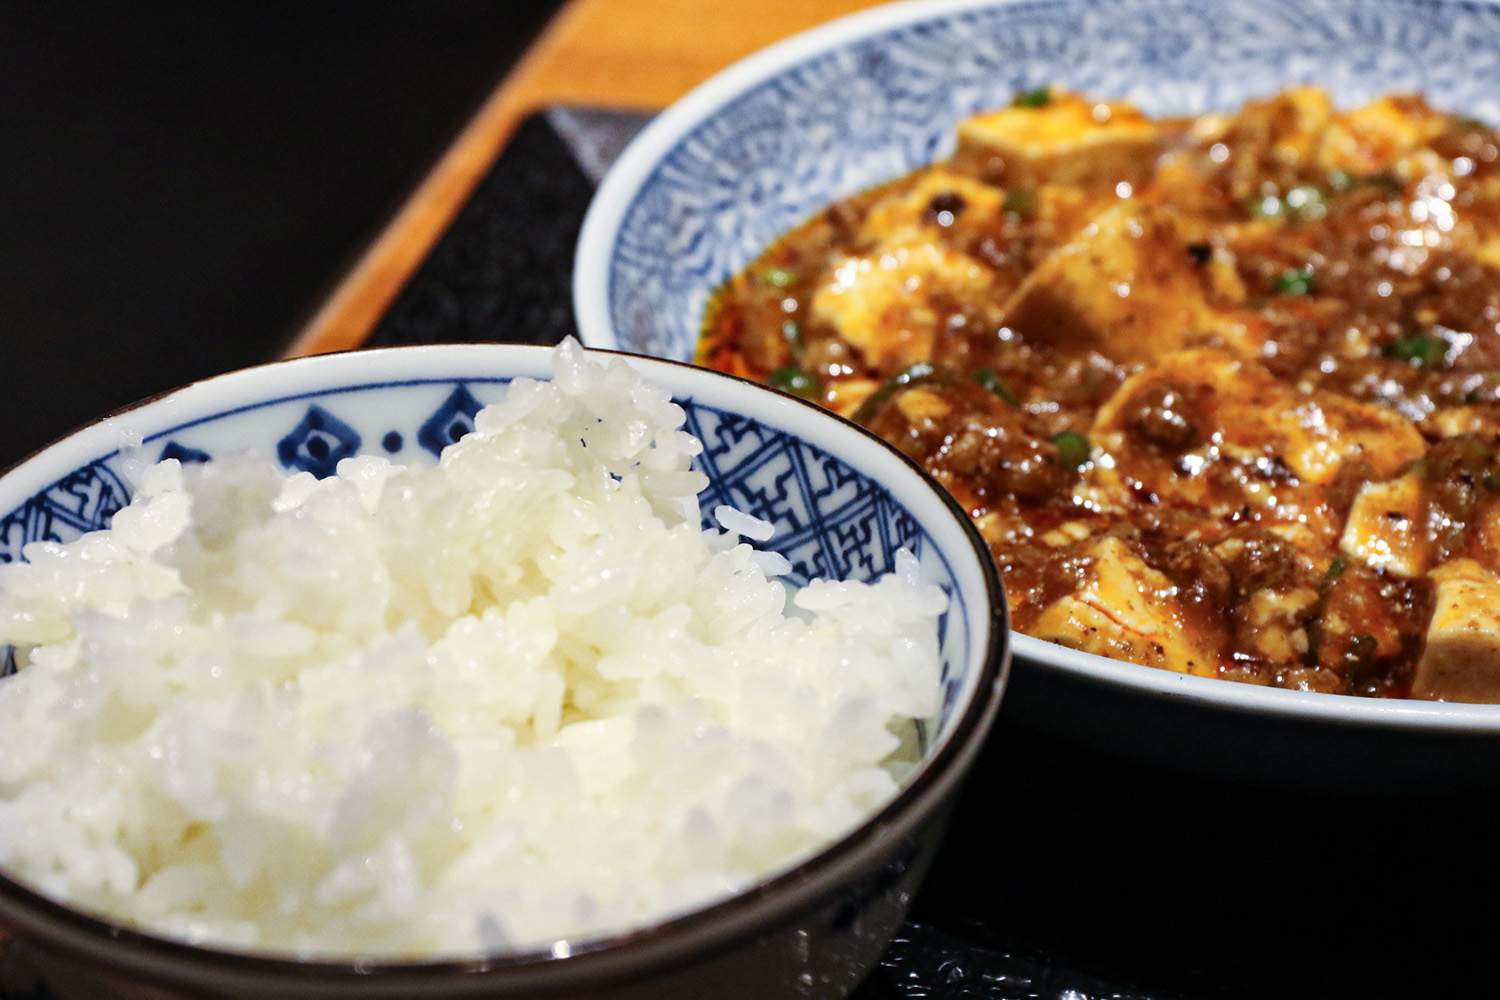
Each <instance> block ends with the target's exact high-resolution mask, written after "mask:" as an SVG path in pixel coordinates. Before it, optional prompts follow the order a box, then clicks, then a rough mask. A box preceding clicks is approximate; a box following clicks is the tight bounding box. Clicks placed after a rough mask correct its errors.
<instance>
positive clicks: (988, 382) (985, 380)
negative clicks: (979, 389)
mask: <svg viewBox="0 0 1500 1000" xmlns="http://www.w3.org/2000/svg"><path fill="white" fill-rule="evenodd" d="M974 381H975V382H978V383H979V384H980V385H982V386H984V387H985V388H986V389H988V390H989V391H990V392H993V393H994V394H995V395H997V396H999V397H1000V398H1001V399H1003V400H1005V401H1006V402H1007V403H1009V404H1010V405H1011V406H1019V405H1020V404H1021V401H1020V400H1019V399H1017V398H1016V394H1015V393H1013V392H1011V391H1010V386H1008V385H1006V384H1005V383H1004V382H1002V381H1001V380H1000V376H999V375H996V374H995V372H994V371H993V370H992V369H989V368H981V369H979V370H978V371H976V372H975V373H974Z"/></svg>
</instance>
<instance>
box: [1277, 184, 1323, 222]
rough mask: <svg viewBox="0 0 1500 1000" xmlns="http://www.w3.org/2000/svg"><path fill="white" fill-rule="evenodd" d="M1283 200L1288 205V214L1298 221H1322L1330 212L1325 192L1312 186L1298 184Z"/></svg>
mask: <svg viewBox="0 0 1500 1000" xmlns="http://www.w3.org/2000/svg"><path fill="white" fill-rule="evenodd" d="M1281 200H1282V201H1283V202H1285V203H1286V209H1287V214H1288V215H1291V216H1292V217H1294V218H1297V219H1321V218H1322V217H1323V216H1324V215H1325V214H1326V213H1327V211H1328V206H1326V205H1324V204H1323V192H1322V191H1319V190H1318V189H1317V188H1315V187H1313V186H1312V185H1311V184H1298V185H1297V186H1296V187H1294V188H1292V189H1291V190H1290V191H1288V192H1287V193H1286V194H1285V195H1283V196H1282V199H1281Z"/></svg>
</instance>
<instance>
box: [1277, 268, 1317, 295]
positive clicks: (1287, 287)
mask: <svg viewBox="0 0 1500 1000" xmlns="http://www.w3.org/2000/svg"><path fill="white" fill-rule="evenodd" d="M1272 287H1273V288H1274V289H1275V290H1276V292H1277V294H1278V295H1311V294H1312V290H1313V276H1312V272H1310V271H1282V272H1281V273H1280V274H1278V275H1277V276H1276V281H1275V282H1273V283H1272Z"/></svg>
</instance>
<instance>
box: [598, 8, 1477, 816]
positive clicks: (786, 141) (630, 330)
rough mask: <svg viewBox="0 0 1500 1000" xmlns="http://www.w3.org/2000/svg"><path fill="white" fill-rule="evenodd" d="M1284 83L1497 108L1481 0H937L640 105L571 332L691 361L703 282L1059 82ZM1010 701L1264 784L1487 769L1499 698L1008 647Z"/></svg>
mask: <svg viewBox="0 0 1500 1000" xmlns="http://www.w3.org/2000/svg"><path fill="white" fill-rule="evenodd" d="M1294 82H1312V83H1317V84H1319V85H1321V86H1323V87H1325V88H1327V89H1328V90H1329V91H1330V92H1331V93H1332V94H1333V96H1334V98H1335V100H1337V101H1338V102H1340V103H1341V104H1346V105H1347V104H1353V103H1355V102H1360V101H1363V100H1366V99H1369V98H1372V97H1375V96H1377V95H1379V94H1382V93H1388V92H1392V91H1422V92H1424V93H1426V94H1427V95H1428V96H1429V98H1430V99H1431V100H1432V102H1433V103H1434V104H1435V105H1437V106H1439V107H1445V108H1453V109H1457V110H1461V111H1465V112H1467V113H1470V114H1472V115H1474V116H1476V117H1479V118H1482V119H1485V120H1488V121H1497V120H1500V5H1496V4H1493V3H1489V2H1483V0H1478V2H1475V0H936V2H922V0H917V2H907V3H899V4H892V5H889V6H886V7H879V8H875V9H873V10H870V11H867V12H865V13H862V14H857V15H854V16H852V17H848V18H845V19H843V20H840V21H836V22H833V23H831V24H828V25H826V26H824V27H821V28H818V29H815V30H813V31H810V32H807V33H805V34H803V35H799V36H797V37H795V38H792V39H789V40H787V41H785V42H782V43H780V44H778V45H776V46H773V47H772V48H769V49H766V50H764V51H762V52H760V53H758V54H756V55H754V56H751V57H750V58H748V59H746V60H744V61H743V62H741V63H739V64H737V65H735V66H733V67H731V68H730V69H728V70H725V71H724V72H723V73H721V74H720V75H719V76H717V77H715V78H714V79H713V80H711V81H709V82H708V83H705V84H704V85H702V86H701V87H699V88H698V89H697V90H695V91H694V92H693V93H691V94H689V95H688V96H687V97H685V98H683V99H682V100H681V101H680V102H679V103H678V104H676V105H674V106H673V107H672V108H670V109H668V110H667V111H666V112H665V113H663V114H662V115H661V116H660V117H659V118H658V119H657V120H656V121H654V122H653V123H652V124H651V125H650V126H648V127H647V129H646V130H645V131H644V132H642V133H641V135H640V136H639V137H638V138H637V139H636V140H635V142H634V143H633V144H632V145H631V146H630V147H629V148H628V149H627V150H626V152H625V153H624V154H623V155H622V156H621V158H620V159H619V161H618V162H617V163H616V164H615V167H614V169H613V170H612V171H611V173H610V174H609V176H608V177H607V178H606V179H605V182H604V184H603V185H602V186H601V188H600V190H599V192H598V195H597V196H596V198H595V200H594V203H593V205H592V206H591V208H590V211H589V214H588V217H587V219H586V220H585V223H584V227H583V233H582V236H581V239H580V243H579V248H578V256H577V262H576V267H575V271H574V305H575V311H576V314H577V317H578V322H579V326H580V329H581V331H582V335H583V339H584V341H585V343H588V344H591V345H594V346H600V347H615V348H619V349H622V350H627V351H637V352H640V353H643V354H649V355H655V356H658V357H666V358H675V359H683V360H685V359H690V358H691V357H692V356H693V350H694V345H695V343H696V341H697V338H698V334H699V332H700V329H701V324H702V321H703V314H704V309H705V306H706V305H707V303H708V300H709V297H710V295H711V294H712V293H713V291H714V290H715V289H716V288H717V287H718V286H719V285H720V284H721V283H723V282H724V281H725V280H726V279H727V278H729V277H730V276H731V275H732V274H734V273H735V272H736V271H738V270H740V269H741V268H742V267H744V266H745V265H747V264H748V263H749V262H750V261H752V260H753V259H755V258H756V257H757V256H758V255H759V254H760V252H761V251H762V250H763V249H764V248H765V247H766V246H767V245H768V244H770V243H771V242H772V241H774V240H775V239H776V237H778V236H779V235H781V234H782V233H784V232H786V231H787V230H788V229H791V228H792V227H793V226H795V225H796V224H798V223H799V222H801V221H803V220H804V219H806V218H807V217H809V216H810V215H811V214H812V213H814V212H816V211H818V210H819V209H821V208H822V207H823V206H825V205H827V204H829V203H831V202H833V201H835V200H837V199H839V198H842V197H845V196H847V195H850V194H853V193H855V192H857V191H860V190H863V189H865V188H867V187H870V186H871V185H874V184H877V183H879V182H882V181H885V180H889V179H892V178H894V177H898V176H900V175H902V174H905V173H907V172H909V171H911V170H913V169H916V168H917V167H919V166H922V165H924V164H927V163H929V162H931V161H932V160H934V159H937V158H940V157H942V156H944V155H946V154H947V153H948V152H950V151H951V149H952V144H953V131H954V126H955V125H956V123H957V122H958V121H959V120H960V119H962V118H964V117H965V116H967V115H970V114H972V113H974V112H976V111H979V110H982V109H985V108H992V107H997V106H1001V105H1004V104H1007V103H1008V102H1009V101H1010V99H1011V97H1012V96H1013V95H1014V94H1015V93H1016V92H1017V91H1020V90H1026V89H1031V88H1035V87H1039V86H1042V85H1045V84H1053V83H1057V84H1061V85H1063V86H1064V87H1067V88H1070V89H1076V90H1080V91H1084V92H1087V93H1092V94H1095V95H1099V96H1108V97H1120V98H1124V99H1127V100H1130V101H1133V102H1134V103H1136V104H1137V105H1139V106H1140V107H1141V108H1142V109H1143V110H1145V111H1147V112H1148V113H1151V114H1171V113H1191V112H1198V111H1205V110H1211V109H1229V108H1234V107H1237V106H1238V105H1240V104H1242V103H1243V102H1244V101H1245V100H1247V99H1249V98H1254V97H1259V96H1266V95H1269V94H1272V93H1275V92H1276V91H1278V90H1280V89H1282V88H1284V87H1286V86H1287V85H1289V84H1291V83H1294ZM1014 646H1015V651H1016V658H1017V670H1016V676H1015V678H1014V680H1013V682H1012V685H1011V691H1010V694H1009V696H1008V697H1007V701H1006V717H1007V718H1008V719H1011V720H1015V721H1019V722H1023V723H1026V724H1030V725H1034V726H1037V727H1040V728H1043V729H1047V730H1050V731H1054V732H1057V733H1060V734H1063V735H1067V736H1070V737H1074V738H1076V739H1079V740H1082V741H1084V742H1086V743H1089V744H1092V745H1094V746H1096V747H1099V748H1103V749H1106V750H1108V751H1111V752H1119V753H1122V754H1127V755H1130V756H1133V757H1136V758H1138V759H1144V760H1148V761H1151V762H1154V763H1161V764H1168V765H1171V766H1175V767H1185V768H1188V769H1190V770H1195V771H1199V772H1204V773H1208V774H1213V775H1218V776H1224V775H1228V776H1233V777H1236V778H1244V779H1250V780H1255V781H1260V782H1270V783H1272V784H1277V785H1286V784H1292V785H1306V786H1313V787H1319V788H1338V789H1351V788H1354V789H1359V790H1362V791H1386V790H1402V791H1407V790H1428V789H1432V788H1435V787H1441V786H1444V785H1450V784H1453V785H1460V786H1467V785H1472V784H1475V783H1484V784H1489V785H1500V706H1471V705H1440V704H1427V703H1415V702H1393V701H1374V700H1365V699H1355V698H1347V697H1342V696H1335V695H1321V694H1312V693H1306V692H1295V691H1283V690H1267V689H1261V688H1255V687H1251V686H1248V685H1238V684H1231V683H1228V682H1223V681H1218V680H1215V679H1211V678H1200V677H1187V676H1179V675H1175V674H1170V673H1166V672H1162V671H1158V670H1153V669H1149V668H1145V667H1139V666H1135V665H1133V664H1124V663H1119V662H1115V661H1111V660H1106V659H1103V658H1100V657H1096V656H1092V655H1089V654H1084V653H1078V652H1076V651H1072V650H1067V649H1063V648H1062V647H1060V646H1055V645H1052V644H1050V643H1044V642H1039V641H1037V640H1033V639H1030V638H1027V637H1025V636H1017V637H1016V638H1015V640H1014Z"/></svg>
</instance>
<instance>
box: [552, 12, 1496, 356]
mask: <svg viewBox="0 0 1500 1000" xmlns="http://www.w3.org/2000/svg"><path fill="white" fill-rule="evenodd" d="M898 21H899V23H898ZM824 31H825V32H827V33H831V34H834V35H838V34H840V33H842V37H841V38H840V39H839V40H838V41H837V43H836V44H829V45H825V46H820V47H818V48H817V50H816V51H815V52H813V53H812V54H810V55H806V56H798V55H797V54H796V53H797V52H801V51H806V49H796V50H794V51H791V50H789V51H791V54H790V56H788V57H779V56H777V55H776V50H775V49H773V50H770V51H768V52H767V53H765V54H763V56H762V57H759V58H761V59H762V62H761V63H759V65H760V66H761V67H762V69H761V72H760V73H759V74H756V73H753V72H750V70H751V66H750V64H746V65H745V66H744V67H742V68H743V69H744V70H745V72H743V73H741V74H740V75H738V76H736V77H734V78H733V79H732V80H731V79H728V74H726V77H725V78H721V80H719V81H715V82H712V83H710V84H708V85H705V88H704V92H709V91H711V92H712V97H713V99H714V100H717V101H718V102H719V103H717V104H716V105H714V106H713V107H712V108H711V109H710V110H708V111H706V112H705V110H704V102H705V101H707V100H708V99H709V96H710V95H709V94H708V93H704V92H700V95H695V96H701V98H702V99H701V100H700V101H699V102H697V103H696V104H694V102H693V98H689V99H688V100H686V101H684V102H683V105H682V106H679V109H674V110H673V111H669V112H668V113H667V114H665V115H663V116H662V118H661V119H659V120H658V122H657V123H655V124H653V125H652V126H651V127H649V128H648V129H647V130H646V131H645V132H644V133H642V136H641V137H640V138H639V139H638V140H637V141H636V143H635V144H634V145H633V146H632V148H631V149H630V150H628V151H627V152H626V154H625V156H624V157H622V159H621V161H620V163H619V164H617V167H616V171H615V174H614V175H612V176H611V177H610V178H608V179H607V180H606V182H605V185H604V187H603V188H602V189H601V191H600V195H599V197H598V198H597V199H596V201H595V205H594V207H593V208H592V209H591V212H590V218H589V220H588V221H587V222H586V223H585V227H584V235H583V239H582V242H581V244H580V254H579V270H578V273H577V275H576V276H575V298H576V300H577V301H576V303H575V305H576V311H577V312H578V315H579V322H580V326H581V329H582V333H583V337H584V340H585V342H587V343H592V344H595V345H597V346H608V347H619V348H621V349H624V350H629V351H635V352H638V353H642V354H648V355H653V356H656V357H666V358H674V359H678V360H687V359H690V358H691V357H692V356H693V350H694V346H695V344H696V341H697V338H698V335H699V332H700V324H701V322H702V317H703V314H704V310H705V307H706V305H707V303H708V300H709V297H710V295H711V294H712V292H713V290H714V289H715V288H717V287H718V286H719V285H720V284H722V283H723V282H724V281H725V280H727V279H728V278H729V277H730V276H731V275H732V274H734V273H735V272H736V271H738V270H739V269H740V268H742V267H744V266H745V265H746V264H748V263H749V262H750V261H751V260H753V259H754V258H755V257H756V256H757V255H758V254H759V253H760V251H761V250H763V249H764V248H765V247H766V246H767V245H768V244H769V243H771V242H772V241H774V240H775V239H776V237H777V236H779V235H780V234H782V233H784V232H785V231H787V230H788V229H790V228H792V227H793V226H795V225H797V224H798V223H800V222H802V221H803V220H804V219H806V218H808V217H809V216H810V215H811V214H813V213H814V212H816V211H818V210H819V209H820V208H822V207H823V206H825V205H827V204H829V203H830V202H832V201H834V200H836V199H838V198H840V197H844V196H846V195H849V194H852V193H854V192H856V191H858V190H861V189H864V188H866V187H869V186H871V185H873V184H876V183H879V182H881V181H884V180H889V179H891V178H894V177H898V176H900V175H902V174H905V173H907V172H909V171H911V170H914V169H916V168H917V167H919V166H922V165H924V164H926V163H929V162H931V161H932V160H933V159H935V158H938V157H939V156H941V155H943V154H945V153H946V152H947V151H948V150H949V149H950V148H951V142H952V133H953V128H954V126H955V125H956V123H957V122H958V121H959V120H960V119H962V118H964V117H965V116H967V115H970V114H973V113H974V112H976V111H980V110H982V109H985V108H988V107H994V106H997V105H1002V104H1004V103H1006V102H1008V101H1009V100H1010V98H1011V97H1012V95H1013V94H1014V93H1016V92H1017V91H1020V90H1026V89H1030V88H1034V87H1038V86H1041V85H1044V84H1052V83H1057V84H1061V85H1063V86H1065V87H1068V88H1070V89H1076V90H1079V91H1083V92H1087V93H1091V94H1096V95H1099V96H1102V97H1121V98H1124V99H1126V100H1130V101H1133V102H1135V103H1136V104H1138V105H1139V106H1141V107H1142V108H1143V109H1144V110H1145V111H1147V112H1148V113H1152V114H1167V113H1188V112H1194V111H1202V110H1208V109H1216V108H1218V109H1223V108H1231V107H1235V106H1237V105H1239V104H1241V103H1243V102H1244V101H1245V100H1247V99H1251V98H1255V97H1259V96H1265V95H1268V94H1270V93H1273V92H1275V91H1277V90H1279V89H1281V88H1283V87H1285V86H1286V85H1288V84H1290V83H1293V82H1315V83H1318V84H1320V85H1322V86H1324V87H1326V88H1328V89H1329V90H1330V91H1331V92H1332V94H1333V95H1334V97H1335V99H1336V100H1337V101H1339V102H1340V103H1343V104H1350V103H1354V102H1359V101H1363V100H1367V99H1369V98H1371V97H1374V96H1377V95H1379V94H1382V93H1388V92H1392V91H1422V92H1424V93H1426V94H1427V95H1428V96H1429V97H1430V99H1431V100H1432V101H1433V103H1434V104H1436V105H1438V106H1442V107H1448V108H1454V109H1458V110H1462V111H1464V112H1466V113H1469V114H1472V115H1475V116H1477V117H1480V118H1483V119H1486V120H1491V121H1494V120H1500V7H1496V6H1493V5H1491V4H1488V3H1465V2H1457V0H1428V2H1420V0H1215V2H1211V3H1205V2H1203V0H1029V2H995V0H990V2H984V3H977V4H976V3H959V4H954V3H938V4H934V5H932V6H931V9H930V13H928V12H926V11H924V10H923V9H922V8H921V7H920V6H916V7H913V6H911V5H897V6H895V7H892V8H890V9H889V10H888V11H879V10H877V11H874V12H872V13H871V14H870V15H865V16H860V17H857V18H855V19H851V20H849V21H847V22H844V23H842V24H835V25H833V26H830V27H829V28H827V29H824ZM825 37H826V36H825ZM788 44H791V45H795V42H794V43H788ZM807 48H808V49H810V48H811V46H808V47H807ZM690 105H691V106H690Z"/></svg>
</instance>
